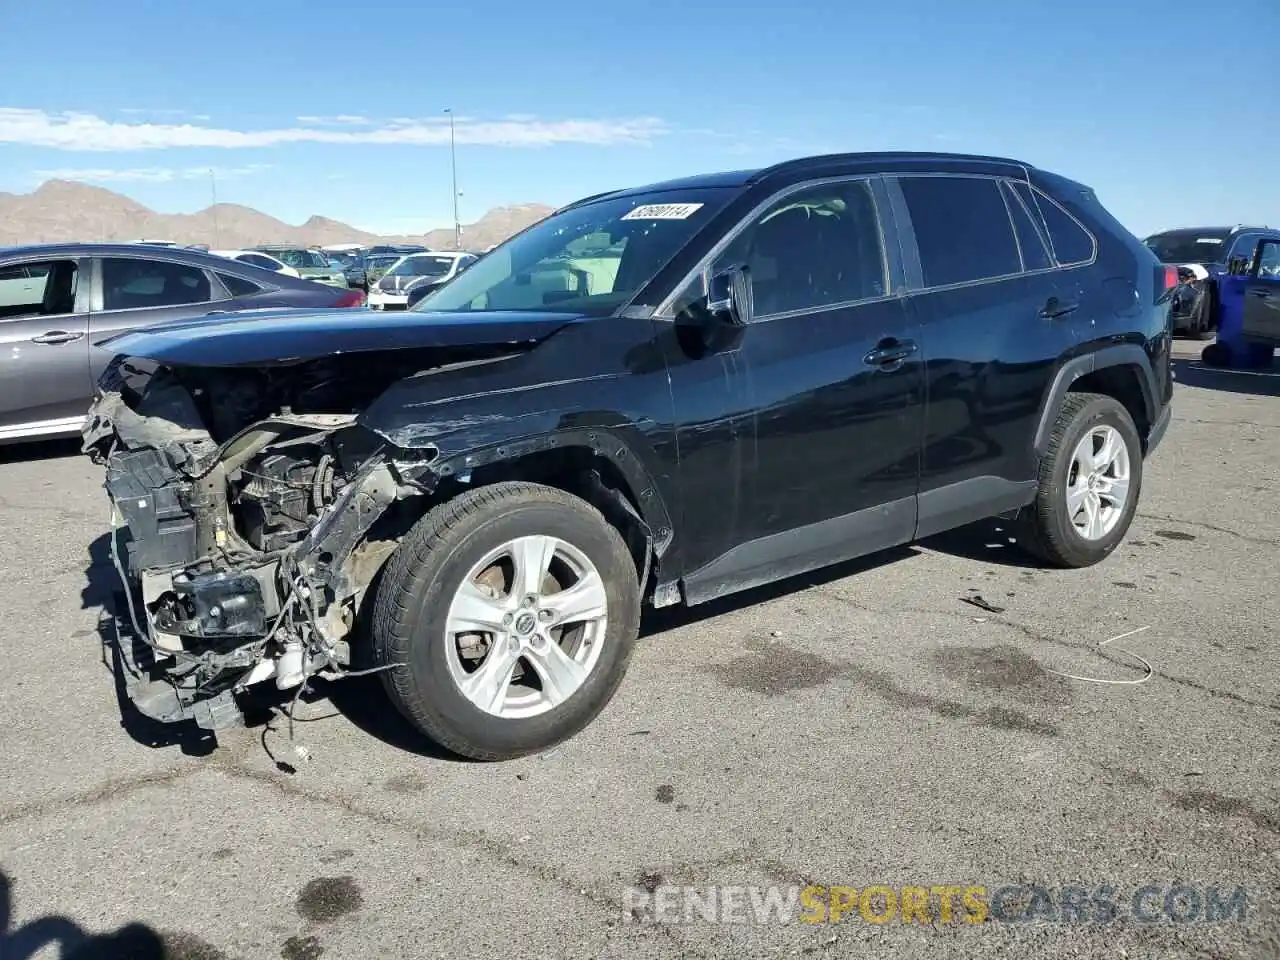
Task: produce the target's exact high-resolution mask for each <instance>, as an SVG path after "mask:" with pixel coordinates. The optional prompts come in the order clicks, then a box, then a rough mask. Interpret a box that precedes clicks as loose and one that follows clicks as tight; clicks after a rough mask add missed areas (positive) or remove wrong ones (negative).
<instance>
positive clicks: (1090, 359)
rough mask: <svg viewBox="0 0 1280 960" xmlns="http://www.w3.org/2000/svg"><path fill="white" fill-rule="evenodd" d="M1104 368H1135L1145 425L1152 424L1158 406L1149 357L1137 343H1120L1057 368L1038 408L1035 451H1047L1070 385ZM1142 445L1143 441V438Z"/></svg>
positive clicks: (1073, 358)
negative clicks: (1146, 423)
mask: <svg viewBox="0 0 1280 960" xmlns="http://www.w3.org/2000/svg"><path fill="white" fill-rule="evenodd" d="M1107 367H1137V368H1138V382H1139V385H1140V387H1141V389H1142V399H1143V403H1144V404H1145V405H1146V411H1147V422H1148V423H1155V421H1156V416H1157V411H1158V408H1159V404H1158V402H1157V400H1156V390H1155V385H1154V384H1155V376H1154V374H1153V373H1152V370H1151V358H1150V357H1148V356H1147V352H1146V351H1145V350H1143V349H1142V347H1140V346H1138V345H1137V344H1136V343H1119V344H1112V345H1111V346H1106V347H1102V348H1100V349H1098V350H1095V351H1093V352H1091V353H1086V354H1083V355H1081V356H1078V357H1072V358H1071V359H1070V360H1067V361H1066V362H1065V363H1063V364H1062V366H1060V367H1059V368H1058V371H1057V373H1056V374H1054V377H1053V381H1052V382H1051V383H1050V384H1049V389H1048V391H1046V393H1045V399H1044V402H1043V403H1042V404H1041V407H1040V421H1039V424H1038V425H1037V427H1036V437H1035V452H1036V454H1037V455H1038V456H1044V455H1045V454H1046V453H1047V452H1048V450H1049V437H1050V435H1051V434H1052V432H1053V425H1054V423H1055V422H1057V419H1058V413H1059V412H1060V411H1061V410H1062V404H1063V403H1064V402H1065V400H1066V398H1067V393H1068V392H1069V391H1070V390H1071V385H1072V384H1073V383H1075V382H1076V381H1077V380H1079V379H1080V378H1081V377H1083V376H1087V375H1088V374H1090V373H1094V372H1096V371H1098V370H1104V369H1106V368H1107ZM1143 442H1144V443H1145V442H1146V441H1145V438H1143Z"/></svg>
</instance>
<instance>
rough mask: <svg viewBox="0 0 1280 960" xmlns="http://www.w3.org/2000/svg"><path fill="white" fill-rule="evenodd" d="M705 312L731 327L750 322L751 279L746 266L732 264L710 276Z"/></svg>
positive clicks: (743, 325) (741, 325) (742, 325)
mask: <svg viewBox="0 0 1280 960" xmlns="http://www.w3.org/2000/svg"><path fill="white" fill-rule="evenodd" d="M707 311H708V312H709V313H710V314H711V315H712V316H713V317H715V318H716V319H717V320H720V321H722V322H724V323H727V324H729V325H730V326H733V327H745V326H746V325H747V324H748V323H750V322H751V277H750V275H749V274H748V271H747V266H746V264H734V265H733V266H731V267H725V268H724V269H723V270H720V271H719V272H717V273H714V274H712V275H711V280H710V282H709V283H708V284H707Z"/></svg>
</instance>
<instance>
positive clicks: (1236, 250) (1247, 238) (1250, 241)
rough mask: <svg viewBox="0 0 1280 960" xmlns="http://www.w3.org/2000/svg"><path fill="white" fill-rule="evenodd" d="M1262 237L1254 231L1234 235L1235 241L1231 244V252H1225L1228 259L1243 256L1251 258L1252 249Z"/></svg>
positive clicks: (1247, 258)
mask: <svg viewBox="0 0 1280 960" xmlns="http://www.w3.org/2000/svg"><path fill="white" fill-rule="evenodd" d="M1260 239H1262V238H1261V237H1259V236H1258V234H1256V233H1242V234H1240V236H1238V237H1236V239H1235V242H1234V243H1232V245H1231V252H1230V253H1229V254H1227V257H1226V259H1227V260H1228V261H1231V260H1234V259H1235V258H1236V257H1244V258H1245V259H1246V260H1252V259H1253V252H1254V249H1255V248H1256V247H1257V246H1258V241H1259V240H1260Z"/></svg>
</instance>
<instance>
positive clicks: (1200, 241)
mask: <svg viewBox="0 0 1280 960" xmlns="http://www.w3.org/2000/svg"><path fill="white" fill-rule="evenodd" d="M1229 233H1230V231H1229V230H1170V231H1169V232H1168V233H1157V234H1156V235H1155V236H1153V237H1147V239H1146V240H1144V241H1142V242H1143V243H1145V244H1146V245H1147V247H1148V249H1150V250H1151V252H1152V253H1154V254H1155V255H1156V256H1157V257H1159V258H1160V262H1161V263H1221V262H1222V257H1223V254H1225V253H1226V251H1225V250H1224V249H1223V247H1222V244H1223V242H1224V241H1225V240H1226V239H1227V235H1228V234H1229Z"/></svg>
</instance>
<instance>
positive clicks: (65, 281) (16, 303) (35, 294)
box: [0, 260, 79, 319]
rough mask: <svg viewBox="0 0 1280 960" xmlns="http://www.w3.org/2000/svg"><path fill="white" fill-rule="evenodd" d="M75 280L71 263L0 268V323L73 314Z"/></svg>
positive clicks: (76, 269)
mask: <svg viewBox="0 0 1280 960" xmlns="http://www.w3.org/2000/svg"><path fill="white" fill-rule="evenodd" d="M78 280H79V270H78V268H77V265H76V261H74V260H42V261H39V262H35V263H21V264H12V265H9V266H3V267H0V319H4V318H7V317H27V316H37V315H43V316H55V315H58V314H63V313H74V312H75V308H76V286H77V282H78Z"/></svg>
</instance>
